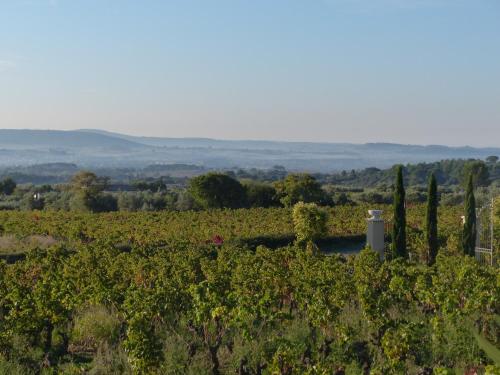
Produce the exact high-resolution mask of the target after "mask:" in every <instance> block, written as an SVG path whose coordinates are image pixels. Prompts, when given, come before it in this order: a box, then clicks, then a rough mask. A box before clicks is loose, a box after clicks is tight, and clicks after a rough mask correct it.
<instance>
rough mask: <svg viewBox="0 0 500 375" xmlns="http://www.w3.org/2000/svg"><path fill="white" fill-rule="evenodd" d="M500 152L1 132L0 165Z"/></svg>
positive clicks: (359, 161) (353, 160)
mask: <svg viewBox="0 0 500 375" xmlns="http://www.w3.org/2000/svg"><path fill="white" fill-rule="evenodd" d="M490 155H500V147H498V148H496V147H486V148H475V147H470V146H461V147H453V146H444V145H404V144H397V143H383V142H381V143H365V144H354V143H326V142H323V143H321V142H286V141H283V142H282V141H259V140H253V141H252V140H247V141H245V140H218V139H210V138H162V137H138V136H130V135H125V134H120V133H113V132H108V131H103V130H95V129H94V130H93V129H80V130H66V131H64V130H31V129H20V130H18V129H0V165H4V166H14V165H33V164H40V163H57V162H67V163H76V164H78V165H80V166H89V167H127V166H130V167H141V166H145V165H150V164H176V163H185V164H193V165H199V166H203V167H207V168H213V169H224V168H260V169H266V168H271V167H273V166H275V165H282V166H284V167H286V168H287V169H288V170H292V171H310V172H330V171H339V170H350V169H362V168H367V167H377V168H385V167H388V166H391V165H393V164H396V163H402V164H406V163H418V162H432V161H438V160H443V159H469V158H475V159H477V158H479V159H484V158H486V157H487V156H490Z"/></svg>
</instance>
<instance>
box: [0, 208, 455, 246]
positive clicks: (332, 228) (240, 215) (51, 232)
mask: <svg viewBox="0 0 500 375" xmlns="http://www.w3.org/2000/svg"><path fill="white" fill-rule="evenodd" d="M372 208H377V209H382V210H384V212H385V215H384V217H385V219H386V220H387V221H388V222H390V220H391V216H390V215H391V208H390V206H389V205H358V206H338V207H333V208H328V213H329V222H328V237H349V236H362V235H364V234H365V233H366V218H367V217H368V214H367V210H368V209H372ZM460 215H461V211H460V208H459V207H456V206H455V207H443V208H442V209H441V212H440V221H439V223H440V233H441V234H442V238H443V240H446V239H447V238H448V237H449V235H450V234H456V233H458V231H460V222H461V221H460ZM424 217H425V205H423V204H422V205H414V206H411V207H409V209H408V225H409V227H410V228H412V229H414V230H415V233H416V234H418V233H421V232H422V230H423V221H424ZM0 228H1V229H0V230H2V231H3V235H12V236H15V237H16V238H24V237H28V236H33V235H41V236H50V237H52V238H54V239H57V240H62V241H68V240H70V241H73V242H75V241H76V242H80V243H89V242H92V241H99V242H107V243H110V244H115V245H123V244H125V243H126V244H129V245H132V246H161V245H165V244H176V243H185V242H187V243H191V244H200V243H204V242H206V241H210V240H211V239H212V238H213V237H214V236H221V237H222V238H223V239H224V240H227V241H235V240H252V239H257V240H258V239H261V240H262V241H265V240H266V239H271V240H272V239H279V238H284V239H289V240H290V241H293V237H294V229H293V222H292V217H291V209H286V208H254V209H239V210H229V209H226V210H207V211H197V212H195V211H187V212H171V211H161V212H154V213H153V212H152V213H145V212H137V213H122V212H113V213H103V214H91V213H76V212H47V211H42V212H38V211H33V212H20V211H12V212H9V211H0Z"/></svg>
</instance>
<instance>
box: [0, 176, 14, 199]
mask: <svg viewBox="0 0 500 375" xmlns="http://www.w3.org/2000/svg"><path fill="white" fill-rule="evenodd" d="M16 186H17V184H16V182H15V181H14V180H13V179H12V178H10V177H7V178H4V179H3V180H1V181H0V194H5V195H11V194H12V193H14V190H16Z"/></svg>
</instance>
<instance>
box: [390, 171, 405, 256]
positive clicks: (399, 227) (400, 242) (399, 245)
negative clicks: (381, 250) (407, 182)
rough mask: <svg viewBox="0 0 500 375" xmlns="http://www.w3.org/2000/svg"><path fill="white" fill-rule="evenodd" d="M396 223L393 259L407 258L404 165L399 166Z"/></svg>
mask: <svg viewBox="0 0 500 375" xmlns="http://www.w3.org/2000/svg"><path fill="white" fill-rule="evenodd" d="M393 204H394V223H393V227H392V245H391V254H392V259H395V258H406V257H407V256H408V253H407V252H406V212H405V188H404V185H403V166H401V165H400V166H398V169H397V177H396V187H395V190H394V203H393Z"/></svg>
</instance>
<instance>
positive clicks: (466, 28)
mask: <svg viewBox="0 0 500 375" xmlns="http://www.w3.org/2000/svg"><path fill="white" fill-rule="evenodd" d="M0 128H32V129H62V130H70V129H79V128H98V129H103V130H109V131H117V132H122V133H126V134H132V135H144V136H163V137H209V138H218V139H269V140H289V141H322V142H353V143H365V142H395V143H404V144H446V145H471V146H496V147H500V1H499V0H286V1H285V0H198V1H195V0H0Z"/></svg>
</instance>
